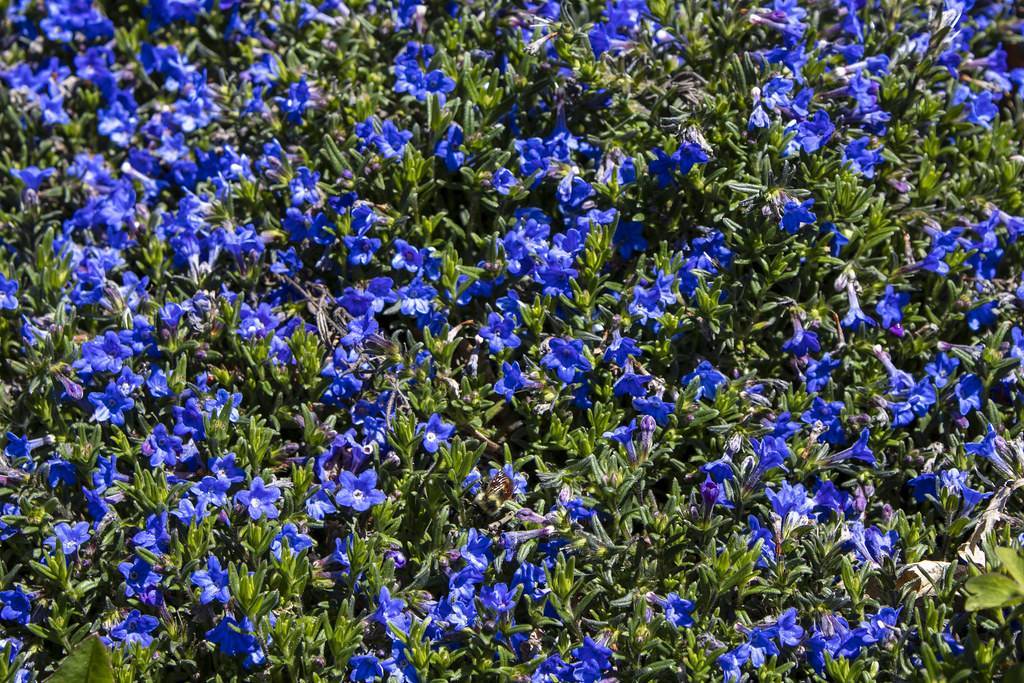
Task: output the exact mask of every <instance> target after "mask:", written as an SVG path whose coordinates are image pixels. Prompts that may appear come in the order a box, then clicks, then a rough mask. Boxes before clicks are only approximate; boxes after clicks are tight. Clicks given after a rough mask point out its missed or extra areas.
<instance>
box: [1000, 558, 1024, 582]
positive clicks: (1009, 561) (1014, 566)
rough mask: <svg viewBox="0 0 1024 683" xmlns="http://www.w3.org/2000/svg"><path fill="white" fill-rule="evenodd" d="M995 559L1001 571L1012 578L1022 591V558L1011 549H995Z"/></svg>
mask: <svg viewBox="0 0 1024 683" xmlns="http://www.w3.org/2000/svg"><path fill="white" fill-rule="evenodd" d="M996 557H998V558H999V562H1000V563H1001V564H1002V567H1001V569H1002V570H1003V571H1004V572H1006V573H1007V574H1009V575H1010V576H1011V577H1013V580H1014V581H1016V582H1017V585H1018V586H1020V587H1021V588H1022V589H1024V557H1021V556H1020V555H1019V554H1018V553H1017V551H1016V550H1014V549H1013V548H996Z"/></svg>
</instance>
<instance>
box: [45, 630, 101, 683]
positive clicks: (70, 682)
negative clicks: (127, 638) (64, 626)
mask: <svg viewBox="0 0 1024 683" xmlns="http://www.w3.org/2000/svg"><path fill="white" fill-rule="evenodd" d="M48 683H114V670H113V669H112V668H111V666H110V654H109V653H108V652H107V648H106V647H104V645H103V643H101V642H100V639H99V638H98V637H96V636H92V637H90V638H87V639H85V640H84V641H82V642H81V643H79V645H78V647H76V648H75V649H74V650H73V651H72V652H71V654H69V655H68V656H67V657H65V658H64V661H63V662H61V663H60V666H59V667H58V668H57V671H56V672H55V673H54V674H53V676H50V678H49V680H48Z"/></svg>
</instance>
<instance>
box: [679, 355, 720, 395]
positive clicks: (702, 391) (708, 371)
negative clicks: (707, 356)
mask: <svg viewBox="0 0 1024 683" xmlns="http://www.w3.org/2000/svg"><path fill="white" fill-rule="evenodd" d="M695 380H696V381H697V396H696V399H697V400H698V401H699V400H700V399H702V398H707V399H708V400H710V401H714V400H715V397H716V396H717V395H718V388H719V387H720V386H722V385H723V384H725V383H726V381H727V379H726V377H725V375H723V374H722V373H720V372H719V371H718V370H716V369H715V367H714V366H713V365H711V363H709V362H708V361H706V360H702V361H701V362H700V363H698V364H697V367H696V369H694V370H693V372H690V373H687V374H686V375H683V377H682V379H681V380H680V381H681V383H682V385H683V386H684V387H689V386H690V384H691V383H692V382H694V381H695Z"/></svg>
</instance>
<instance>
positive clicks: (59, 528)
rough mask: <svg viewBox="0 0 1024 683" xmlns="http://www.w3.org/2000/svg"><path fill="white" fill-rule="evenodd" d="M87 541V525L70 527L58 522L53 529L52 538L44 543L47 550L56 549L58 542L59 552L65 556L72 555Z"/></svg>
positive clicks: (78, 524)
mask: <svg viewBox="0 0 1024 683" xmlns="http://www.w3.org/2000/svg"><path fill="white" fill-rule="evenodd" d="M88 541H89V523H88V522H78V523H77V524H75V525H74V526H71V525H70V524H68V523H67V522H60V523H59V524H57V525H56V526H55V527H53V536H50V537H49V538H48V539H46V541H45V545H46V547H47V548H51V549H54V550H55V549H56V548H57V543H58V542H60V548H61V551H63V553H64V554H65V555H74V554H76V553H77V552H78V549H79V548H80V547H81V546H83V545H85V544H86V543H87V542H88Z"/></svg>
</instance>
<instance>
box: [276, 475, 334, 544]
mask: <svg viewBox="0 0 1024 683" xmlns="http://www.w3.org/2000/svg"><path fill="white" fill-rule="evenodd" d="M344 474H347V472H346V473H344ZM286 543H287V545H288V550H289V552H290V553H291V554H292V555H297V554H299V553H301V552H302V551H303V550H306V549H308V548H312V547H313V539H312V538H310V537H309V536H307V535H306V534H303V533H300V532H299V529H298V527H296V526H295V524H293V523H292V522H288V523H287V524H285V525H284V527H282V528H281V530H280V531H279V532H277V536H275V537H274V540H273V541H272V542H271V543H270V552H271V554H272V555H273V556H274V559H276V560H278V561H280V560H281V550H282V549H283V548H284V546H285V544H286Z"/></svg>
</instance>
